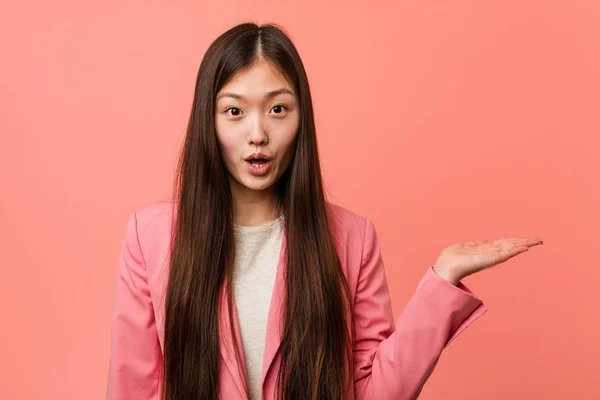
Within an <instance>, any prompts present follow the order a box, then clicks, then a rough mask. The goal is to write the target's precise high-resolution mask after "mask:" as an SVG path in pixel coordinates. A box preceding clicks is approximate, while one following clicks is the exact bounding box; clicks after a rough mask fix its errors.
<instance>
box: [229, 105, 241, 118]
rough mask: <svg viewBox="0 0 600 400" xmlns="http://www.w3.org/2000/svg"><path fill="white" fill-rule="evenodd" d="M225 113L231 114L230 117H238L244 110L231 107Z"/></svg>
mask: <svg viewBox="0 0 600 400" xmlns="http://www.w3.org/2000/svg"><path fill="white" fill-rule="evenodd" d="M225 112H226V113H229V115H231V116H232V117H238V116H240V115H242V110H240V109H239V108H237V107H230V108H228V109H227V110H225Z"/></svg>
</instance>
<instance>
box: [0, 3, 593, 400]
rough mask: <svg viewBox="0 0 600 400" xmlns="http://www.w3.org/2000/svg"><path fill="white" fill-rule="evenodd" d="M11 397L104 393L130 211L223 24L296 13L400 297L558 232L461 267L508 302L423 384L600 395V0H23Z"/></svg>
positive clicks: (6, 255) (173, 145) (439, 393)
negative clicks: (496, 243) (483, 243)
mask: <svg viewBox="0 0 600 400" xmlns="http://www.w3.org/2000/svg"><path fill="white" fill-rule="evenodd" d="M1 14H2V17H1V18H2V21H1V23H0V48H1V49H2V62H1V63H0V72H1V78H0V79H1V95H0V96H1V97H0V109H1V110H2V111H1V113H2V117H1V118H0V132H1V134H0V152H1V153H0V188H2V196H1V199H0V243H2V248H1V263H0V265H1V267H2V271H1V272H2V279H0V296H1V297H0V305H1V307H2V309H1V312H2V327H1V329H0V332H1V333H0V335H1V337H0V338H1V340H0V343H1V344H0V346H1V347H0V354H1V355H2V360H3V362H2V366H1V367H0V398H2V399H61V400H64V399H78V400H79V399H86V400H87V399H101V398H103V396H104V390H105V386H106V374H107V367H108V354H109V347H110V317H111V313H112V306H113V294H114V284H115V273H116V268H117V258H118V253H119V250H120V245H121V241H122V239H123V236H124V233H125V226H126V222H127V217H128V215H129V214H130V213H131V212H133V211H134V210H136V209H139V208H140V207H143V206H145V205H147V204H149V203H151V202H153V201H156V200H160V199H164V198H166V197H167V196H168V195H169V193H170V189H171V178H172V174H173V171H174V167H175V162H176V156H177V151H178V149H179V146H180V144H181V141H182V138H183V135H184V131H185V125H186V122H187V117H188V113H189V110H190V106H191V100H192V93H193V85H194V81H195V77H196V72H197V68H198V65H199V63H200V60H201V58H202V56H203V54H204V51H205V50H206V48H207V46H208V45H209V43H210V42H211V41H212V40H213V39H214V38H216V36H218V35H219V34H220V33H222V32H223V31H224V30H226V29H227V28H229V27H231V26H232V25H234V24H236V23H238V22H242V21H245V20H253V21H256V22H259V23H262V22H277V23H281V24H282V25H283V26H284V27H286V28H287V29H288V30H289V32H290V33H291V35H292V38H293V40H294V41H295V43H296V44H297V46H298V49H299V51H300V54H301V55H302V58H303V60H304V62H305V65H306V68H307V71H308V74H309V78H310V82H311V85H312V90H313V96H314V104H315V109H316V116H317V126H318V135H319V140H320V150H321V155H322V160H323V168H324V173H325V179H326V184H327V188H328V193H329V194H330V196H331V197H330V199H331V200H332V201H333V202H336V203H338V204H340V205H342V206H345V207H348V208H350V209H351V210H353V211H355V212H357V213H359V214H361V215H364V216H368V217H369V218H371V219H372V220H373V221H374V223H375V226H376V228H377V230H378V233H379V235H380V238H381V245H382V251H383V254H384V260H385V262H386V267H387V273H388V279H389V283H390V291H391V295H392V300H393V305H394V310H395V313H396V315H397V314H398V313H399V312H400V310H401V309H402V307H403V306H404V304H406V302H407V301H408V299H409V297H410V296H411V295H412V293H413V291H414V289H415V286H416V284H417V282H418V279H419V278H420V277H421V275H422V274H423V273H424V271H425V269H426V268H427V267H428V266H429V265H431V264H432V263H433V262H434V261H435V259H436V258H437V256H438V254H439V252H440V251H441V250H442V249H443V248H444V247H446V246H448V245H450V244H453V243H458V242H463V241H467V240H470V239H479V238H482V239H490V240H493V239H498V238H504V237H512V236H540V237H542V238H543V239H544V241H545V244H544V246H542V247H538V248H534V249H532V250H531V251H530V252H528V253H525V254H523V255H520V256H518V257H517V258H514V259H512V260H510V261H508V262H507V263H505V264H502V265H500V266H497V267H496V268H494V269H492V270H489V271H484V272H482V273H480V274H478V275H474V276H471V277H469V278H467V279H466V280H465V284H467V285H468V286H469V287H470V288H472V289H473V290H474V291H475V293H476V294H478V295H479V296H481V297H482V298H483V300H484V301H485V303H486V304H487V305H488V306H489V308H490V311H489V312H488V313H487V314H486V315H485V316H484V317H483V318H482V319H480V320H478V322H477V323H476V324H474V325H473V326H472V327H471V328H469V329H468V330H466V331H465V332H464V333H463V334H462V336H461V338H460V339H459V340H457V341H456V342H454V343H453V344H452V345H451V346H450V347H448V348H447V349H446V351H445V352H444V354H443V356H442V358H441V360H440V362H439V364H438V366H437V368H436V370H435V372H434V373H433V375H432V376H431V378H430V380H429V382H428V383H427V385H426V387H425V389H424V390H423V393H422V396H421V399H426V400H427V399H429V400H432V399H477V400H480V399H491V400H494V399H498V400H500V399H502V400H504V399H508V398H510V399H597V398H600V389H599V388H598V386H597V385H596V384H594V383H593V382H596V381H597V376H596V374H597V372H598V371H599V370H600V361H599V360H600V344H599V343H598V337H599V336H600V327H599V325H600V319H599V315H600V312H599V311H598V306H599V305H600V304H599V303H600V301H599V300H598V293H599V292H600V290H599V289H600V285H599V283H600V282H599V281H600V271H599V266H600V265H599V261H598V249H599V248H600V245H599V244H598V243H599V238H600V228H599V226H600V225H599V220H600V218H599V216H600V212H599V211H598V207H599V205H600V185H599V182H600V161H599V158H600V157H599V156H600V141H599V139H598V135H599V133H600V132H599V129H600V113H599V110H598V107H599V104H600V96H599V93H600V47H599V39H600V25H599V24H598V21H600V6H599V5H598V2H595V1H573V0H570V1H566V0H565V1H552V2H549V1H542V0H539V1H514V0H513V1H495V2H481V1H465V0H455V1H442V0H440V1H420V2H416V1H404V2H391V1H390V2H388V3H384V2H379V1H368V2H367V1H365V2H361V4H358V3H355V4H354V3H353V4H350V2H341V1H339V2H316V1H311V2H307V1H295V2H290V1H261V2H256V1H253V2H249V1H238V0H230V1H227V2H187V3H184V2H172V3H169V4H167V2H164V3H161V2H157V1H152V2H151V1H146V2H141V1H137V2H132V1H130V2H127V1H120V2H114V1H110V2H93V3H91V2H81V1H59V2H41V1H40V2H31V1H24V2H7V3H6V4H4V5H3V7H2V13H1Z"/></svg>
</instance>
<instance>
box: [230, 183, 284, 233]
mask: <svg viewBox="0 0 600 400" xmlns="http://www.w3.org/2000/svg"><path fill="white" fill-rule="evenodd" d="M231 194H232V198H233V222H234V223H235V224H237V225H241V226H258V225H263V224H266V223H268V222H271V221H273V220H275V219H277V218H278V217H279V216H280V215H281V213H280V211H279V210H276V208H275V201H274V200H275V195H274V192H273V190H272V188H270V189H268V190H261V191H258V190H250V189H247V188H235V189H234V188H232V193H231Z"/></svg>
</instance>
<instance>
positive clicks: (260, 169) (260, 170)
mask: <svg viewBox="0 0 600 400" xmlns="http://www.w3.org/2000/svg"><path fill="white" fill-rule="evenodd" d="M246 165H247V166H248V172H250V174H252V175H254V176H264V175H266V174H267V173H268V172H269V169H270V168H271V160H267V162H265V163H264V164H262V165H260V166H257V167H255V166H254V165H252V163H251V162H250V160H248V161H246Z"/></svg>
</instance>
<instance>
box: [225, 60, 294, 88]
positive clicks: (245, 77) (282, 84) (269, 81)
mask: <svg viewBox="0 0 600 400" xmlns="http://www.w3.org/2000/svg"><path fill="white" fill-rule="evenodd" d="M281 88H287V89H289V90H290V91H291V92H292V93H295V91H294V89H293V87H292V85H291V84H290V82H289V81H288V79H287V78H286V77H285V76H284V75H283V74H282V73H281V72H280V71H279V69H278V68H277V67H275V66H274V65H272V64H271V63H269V62H266V61H261V62H258V63H256V64H254V65H252V66H251V67H250V68H248V69H246V70H243V71H240V72H239V73H237V74H235V75H234V76H233V77H232V78H231V79H229V81H227V82H226V83H225V85H223V87H222V88H221V90H220V91H219V93H221V92H233V93H236V94H240V95H242V96H251V95H256V96H261V95H262V94H264V93H268V92H271V91H274V90H278V89H281Z"/></svg>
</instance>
